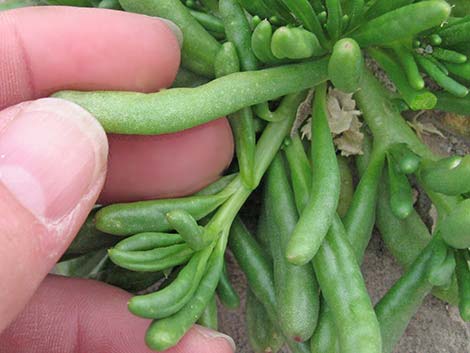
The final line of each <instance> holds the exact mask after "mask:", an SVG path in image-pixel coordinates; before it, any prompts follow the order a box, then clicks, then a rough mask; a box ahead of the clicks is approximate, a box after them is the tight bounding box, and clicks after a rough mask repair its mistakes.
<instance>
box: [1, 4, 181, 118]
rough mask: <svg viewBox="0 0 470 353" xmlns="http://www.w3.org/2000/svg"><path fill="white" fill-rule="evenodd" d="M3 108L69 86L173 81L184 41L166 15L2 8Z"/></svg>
mask: <svg viewBox="0 0 470 353" xmlns="http://www.w3.org/2000/svg"><path fill="white" fill-rule="evenodd" d="M0 33H2V40H1V41H0V61H1V62H2V65H1V66H0V109H2V108H4V107H6V106H9V105H13V104H16V103H19V102H21V101H24V100H29V99H35V98H39V97H44V96H48V95H50V94H52V93H54V92H56V91H58V90H62V89H76V90H97V89H105V90H127V91H140V92H153V91H157V90H159V89H161V88H164V87H168V86H169V85H171V83H172V82H173V80H174V78H175V77H176V73H177V70H178V67H179V63H180V45H179V42H178V38H177V36H176V35H175V33H177V30H176V29H175V28H173V29H171V26H169V25H168V23H165V22H163V21H161V20H160V19H158V18H154V17H149V16H143V15H138V14H133V13H128V12H122V11H112V10H105V9H89V8H73V7H66V6H57V7H54V6H47V7H30V8H22V9H16V10H11V11H7V12H5V13H1V14H0Z"/></svg>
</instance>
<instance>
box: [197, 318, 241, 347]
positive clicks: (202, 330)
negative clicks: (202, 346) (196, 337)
mask: <svg viewBox="0 0 470 353" xmlns="http://www.w3.org/2000/svg"><path fill="white" fill-rule="evenodd" d="M194 329H195V330H196V331H197V332H198V333H199V334H200V335H201V336H203V337H205V338H209V339H223V340H225V341H226V342H227V343H228V344H229V345H230V347H231V348H232V352H234V353H235V351H236V350H237V347H236V345H235V341H234V340H233V338H232V337H230V336H227V335H224V334H223V333H220V332H217V331H213V330H210V329H208V328H206V327H204V326H200V325H194Z"/></svg>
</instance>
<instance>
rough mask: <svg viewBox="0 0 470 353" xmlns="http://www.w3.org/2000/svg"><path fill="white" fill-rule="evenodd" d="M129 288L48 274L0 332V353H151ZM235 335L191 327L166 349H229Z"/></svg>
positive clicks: (225, 352)
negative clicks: (131, 303) (130, 306)
mask: <svg viewBox="0 0 470 353" xmlns="http://www.w3.org/2000/svg"><path fill="white" fill-rule="evenodd" d="M128 300H129V294H128V293H126V292H124V291H122V290H120V289H117V288H113V287H110V286H107V285H104V284H102V283H99V282H94V281H88V280H79V279H68V278H63V277H54V276H50V277H48V278H46V280H45V281H44V282H43V284H42V285H41V287H40V288H39V290H38V291H37V292H36V294H35V295H34V297H33V298H32V300H31V302H30V303H29V304H28V306H27V307H26V309H25V311H23V312H22V313H21V315H20V316H19V317H18V319H17V320H15V322H14V323H13V324H12V325H11V326H10V327H9V328H8V329H7V330H6V331H5V332H4V333H3V334H2V335H0V353H63V352H74V353H89V352H106V353H128V352H135V353H144V352H145V353H150V352H151V351H150V349H148V348H147V347H146V346H145V343H144V336H145V331H146V329H147V327H148V325H149V324H150V320H144V319H141V318H138V317H136V316H134V315H132V314H130V313H129V311H128V310H127V301H128ZM233 345H234V344H233V340H232V339H231V338H229V337H227V336H225V335H221V334H218V333H216V332H213V331H209V330H207V329H203V328H199V327H196V328H193V329H192V330H191V331H189V332H188V334H187V335H186V336H185V337H184V338H183V339H182V341H181V342H180V343H179V345H178V346H177V347H175V348H172V349H170V350H167V351H166V352H167V353H190V352H205V353H231V352H234V349H233V348H232V347H233Z"/></svg>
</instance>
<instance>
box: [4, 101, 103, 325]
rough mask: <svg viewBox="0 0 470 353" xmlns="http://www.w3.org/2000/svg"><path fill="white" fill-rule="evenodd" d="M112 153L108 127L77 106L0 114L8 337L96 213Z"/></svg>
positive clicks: (38, 105)
mask: <svg viewBox="0 0 470 353" xmlns="http://www.w3.org/2000/svg"><path fill="white" fill-rule="evenodd" d="M107 151H108V149H107V141H106V135H105V134H104V131H103V130H102V128H101V127H100V126H99V124H98V123H97V122H96V120H95V119H94V118H93V117H92V116H91V115H90V114H89V113H88V112H86V111H85V110H83V109H82V108H80V107H79V106H77V105H75V104H72V103H69V102H66V101H63V100H59V99H52V98H47V99H42V100H38V101H34V102H26V103H22V104H20V105H17V106H14V107H11V108H9V109H7V110H4V111H2V112H0V214H1V215H2V217H0V280H1V286H0V331H2V329H3V328H4V327H5V326H6V325H7V324H8V323H9V322H10V321H11V320H12V319H13V318H14V317H15V316H16V315H17V314H18V313H19V312H20V310H21V309H22V308H23V306H24V305H25V304H26V302H27V301H28V300H29V298H30V297H31V296H32V294H33V293H34V291H35V290H36V288H37V287H38V285H39V283H40V282H41V281H42V279H43V278H44V277H45V276H46V274H47V273H48V272H49V270H50V269H51V268H52V266H53V265H54V263H55V262H56V261H57V259H58V258H59V257H60V255H61V254H62V253H63V252H64V250H65V249H66V247H67V246H68V244H69V243H70V242H71V240H72V238H73V236H75V234H76V233H77V231H78V229H79V227H80V226H81V224H82V223H83V222H84V220H85V218H86V216H87V214H88V212H89V211H90V209H91V208H92V207H93V204H94V203H95V201H96V198H97V197H98V194H99V191H100V190H101V188H102V186H103V182H104V178H105V173H106V158H107Z"/></svg>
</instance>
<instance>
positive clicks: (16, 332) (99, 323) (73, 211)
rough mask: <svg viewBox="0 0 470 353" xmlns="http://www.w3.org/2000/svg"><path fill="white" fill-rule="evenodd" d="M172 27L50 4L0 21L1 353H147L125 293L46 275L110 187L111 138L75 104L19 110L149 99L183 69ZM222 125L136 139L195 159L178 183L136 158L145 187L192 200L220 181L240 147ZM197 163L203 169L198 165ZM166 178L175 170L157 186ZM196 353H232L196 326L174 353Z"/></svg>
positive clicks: (166, 163) (161, 164)
mask: <svg viewBox="0 0 470 353" xmlns="http://www.w3.org/2000/svg"><path fill="white" fill-rule="evenodd" d="M137 22H138V25H136V23H137ZM102 23H106V26H101V24H102ZM168 28H169V27H167V26H166V25H164V24H162V23H161V22H160V21H159V20H157V19H151V18H148V17H140V16H138V15H133V14H124V13H123V14H117V13H115V12H107V11H104V10H87V9H69V8H54V7H49V8H28V9H22V10H14V11H11V12H6V13H2V14H0V33H2V34H3V33H4V34H5V35H4V36H2V38H3V39H2V45H1V48H0V62H1V63H2V64H1V65H0V109H3V110H1V111H0V135H1V137H0V155H2V158H1V160H0V171H1V173H0V174H1V177H0V212H1V213H2V219H1V220H0V234H2V237H0V282H1V283H2V286H1V287H0V332H2V331H3V332H2V333H0V343H1V344H0V352H1V353H4V352H8V353H15V352H36V353H42V352H77V353H80V352H90V351H109V352H129V351H131V350H132V351H133V352H149V350H148V348H146V347H145V346H144V343H143V340H142V337H143V336H144V334H145V330H146V328H147V326H148V323H149V322H148V321H146V320H143V319H139V318H136V317H135V316H133V315H132V314H130V313H129V312H128V311H127V309H126V302H127V301H128V299H129V297H130V295H129V294H127V293H126V292H124V291H122V290H120V289H116V288H113V287H110V286H107V285H104V284H100V283H96V282H92V281H83V280H76V279H66V278H61V277H55V276H47V277H46V275H47V274H48V272H49V271H50V270H51V268H52V267H53V266H54V264H55V262H56V261H57V259H58V258H59V257H60V256H61V254H62V253H63V252H64V251H65V249H66V248H67V246H68V245H69V243H70V242H71V241H72V239H73V237H74V236H75V234H76V233H77V231H78V229H79V228H80V226H81V224H82V223H83V222H84V220H85V218H86V215H87V214H88V212H89V211H90V209H91V207H92V206H93V204H94V203H95V201H96V200H97V198H98V197H99V194H100V191H101V190H102V187H103V185H104V183H105V179H106V169H107V156H108V141H107V138H106V135H105V134H104V132H103V130H102V128H101V127H100V126H99V125H98V124H97V122H96V121H95V120H94V119H93V118H92V117H91V116H90V114H89V113H87V112H86V111H84V110H82V109H80V108H78V107H77V106H75V105H73V104H70V103H67V102H64V101H61V100H57V99H46V100H39V101H33V102H27V103H22V104H21V105H16V104H17V103H19V102H22V101H28V100H34V99H38V98H40V97H44V96H47V95H49V94H50V93H52V92H53V91H56V90H57V89H62V88H75V89H126V90H138V91H142V92H147V91H155V90H158V89H159V88H163V87H166V86H168V85H169V84H170V83H171V81H172V80H173V78H174V77H175V74H176V70H177V68H178V63H179V47H178V41H177V40H176V38H175V36H174V35H173V34H172V32H171V31H170V30H169V29H168ZM116 33H119V36H117V35H116ZM81 43H83V44H81ZM148 43H154V45H149V44H148ZM90 48H94V50H90ZM135 52H139V55H132V53H135ZM110 57H112V58H113V60H111V61H110V60H109V58H110ZM217 124H219V125H217ZM217 124H216V125H215V126H211V127H209V128H207V129H206V128H204V127H202V128H198V129H199V133H202V135H200V136H202V137H203V138H202V139H198V138H197V133H198V132H197V131H196V132H194V131H189V132H184V133H181V134H180V136H177V138H174V139H171V138H168V137H163V138H162V139H166V138H168V140H169V141H166V142H165V143H164V144H163V145H162V146H161V148H160V149H157V151H155V150H153V148H155V146H154V145H153V144H152V141H148V140H147V141H144V142H142V141H139V139H140V137H136V138H135V141H136V143H139V144H140V145H141V148H142V150H144V147H145V146H147V147H146V148H145V150H146V151H147V150H149V155H158V154H164V153H168V154H172V153H173V151H178V148H180V146H181V145H184V146H185V148H186V151H187V153H179V154H178V153H177V154H176V155H177V156H180V157H181V159H180V160H179V161H178V163H180V164H181V165H183V164H184V163H183V160H186V161H187V162H188V164H189V168H190V169H189V170H190V174H191V176H192V179H191V180H189V179H184V178H182V179H177V178H175V175H177V174H179V173H183V172H184V167H182V166H181V165H179V166H178V163H174V160H173V159H161V160H158V161H156V162H155V163H153V164H151V163H149V160H150V161H151V158H145V155H144V156H140V157H139V158H137V159H135V160H134V163H135V167H136V169H138V170H140V171H141V174H142V175H141V177H142V179H143V182H142V183H147V185H148V186H150V185H151V184H158V185H159V188H157V189H152V188H149V195H148V196H149V197H150V194H151V195H152V197H158V196H161V195H163V196H167V194H165V190H166V189H165V186H168V185H171V187H172V190H171V192H170V193H169V194H171V195H183V194H186V193H188V192H191V191H192V190H194V189H197V188H198V187H202V186H204V185H206V184H208V183H210V182H211V181H212V180H214V179H215V178H216V177H217V175H218V174H220V173H221V172H222V170H223V168H224V167H225V166H226V165H227V164H228V163H229V162H230V159H231V155H232V151H233V143H232V140H231V138H227V136H229V133H230V131H229V127H228V125H227V123H226V122H224V120H222V121H221V122H218V123H217ZM194 134H196V136H194ZM108 138H109V141H110V154H111V155H112V156H113V157H112V158H113V159H114V163H115V165H118V164H120V163H124V162H126V161H129V158H130V157H129V156H123V157H122V160H121V162H119V160H120V159H119V158H120V155H119V151H118V150H116V151H114V145H113V141H114V140H115V139H116V137H115V136H109V137H108ZM160 138H161V137H153V139H155V141H158V140H159V139H160ZM209 140H212V141H209ZM196 142H197V144H196ZM204 146H205V147H206V148H207V150H205V151H204ZM214 146H218V148H217V149H218V150H219V151H214V150H213V148H214ZM196 150H197V151H196ZM220 150H223V153H222V152H221V151H220ZM65 151H67V153H65ZM193 152H194V153H193ZM194 159H196V160H198V161H199V163H196V164H191V163H190V161H193V160H194ZM144 165H145V166H144ZM195 166H197V167H195ZM113 168H114V167H110V168H109V173H108V175H109V176H110V177H111V176H112V174H113V173H115V172H114V169H113ZM129 169H130V168H129ZM162 170H167V173H163V174H159V177H158V178H153V179H152V177H151V176H152V174H154V175H156V174H158V173H161V171H162ZM189 170H188V171H187V174H188V172H189ZM150 180H152V183H150ZM137 181H139V180H138V179H137V176H135V177H134V178H128V179H125V180H120V181H119V182H115V183H118V185H119V187H116V186H115V188H114V190H118V191H119V192H118V191H115V193H116V194H113V192H111V191H109V193H108V196H107V197H108V200H117V199H119V198H120V197H122V198H126V197H127V198H130V197H132V195H134V197H136V196H135V195H136V192H135V190H133V189H132V185H133V184H135V183H136V182H137ZM108 182H109V183H110V184H111V185H112V183H113V182H112V181H108ZM139 183H140V181H139ZM108 190H111V188H109V187H108ZM123 190H126V191H127V193H126V192H124V191H123ZM110 318H111V320H110ZM96 327H101V328H102V329H100V330H96V329H95V328H96ZM103 330H104V331H103ZM116 337H118V338H119V339H116ZM198 347H200V348H198ZM193 349H196V350H197V351H206V352H213V353H216V352H231V351H233V348H232V345H231V343H230V340H229V339H227V338H225V337H224V336H222V335H220V334H218V333H215V332H212V331H207V330H203V329H201V328H198V327H195V328H193V329H192V330H191V331H190V332H189V333H188V335H187V336H186V337H185V338H184V339H183V340H182V342H181V343H180V345H178V346H177V347H176V348H173V349H171V350H169V352H171V353H183V352H188V351H190V350H193Z"/></svg>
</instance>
